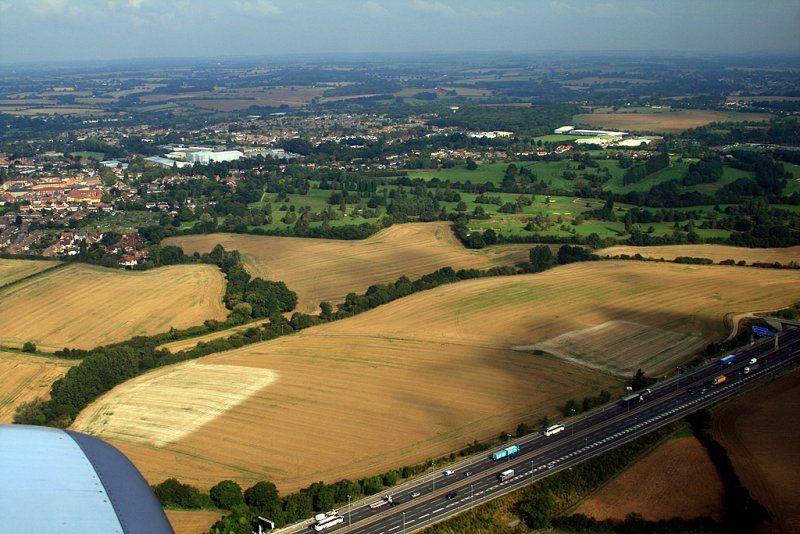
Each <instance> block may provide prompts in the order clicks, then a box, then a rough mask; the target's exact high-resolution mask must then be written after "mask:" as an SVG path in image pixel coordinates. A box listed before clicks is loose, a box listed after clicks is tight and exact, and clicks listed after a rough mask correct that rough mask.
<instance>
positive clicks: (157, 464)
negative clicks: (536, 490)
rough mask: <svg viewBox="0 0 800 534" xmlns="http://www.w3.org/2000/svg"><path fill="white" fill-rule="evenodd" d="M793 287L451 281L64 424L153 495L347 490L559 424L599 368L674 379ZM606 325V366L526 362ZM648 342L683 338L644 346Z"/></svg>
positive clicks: (774, 283) (706, 281)
mask: <svg viewBox="0 0 800 534" xmlns="http://www.w3.org/2000/svg"><path fill="white" fill-rule="evenodd" d="M798 281H800V273H796V272H794V271H778V270H763V271H760V272H759V276H757V277H754V276H752V271H751V270H749V269H741V268H735V267H720V266H677V265H673V264H648V263H635V262H621V261H617V262H613V261H608V262H595V263H583V264H571V265H567V266H563V267H559V268H556V269H552V270H550V271H547V272H545V273H541V274H536V275H524V276H513V277H495V278H487V279H479V280H470V281H465V282H460V283H456V284H450V285H446V286H441V287H439V288H437V289H434V290H430V291H425V292H421V293H417V294H414V295H411V296H409V297H406V298H404V299H401V300H398V301H395V302H393V303H390V304H387V305H384V306H381V307H379V308H376V309H374V310H371V311H369V312H367V313H364V314H361V315H358V316H356V317H352V318H350V319H346V320H342V321H337V322H333V323H327V324H323V325H320V326H317V327H313V328H309V329H306V330H303V331H301V332H298V333H297V334H294V335H292V336H287V337H283V338H279V339H276V340H273V341H270V342H266V343H260V344H254V345H250V346H247V347H242V348H241V349H238V350H232V351H228V352H224V353H220V354H216V355H212V356H209V357H206V358H202V359H200V360H196V361H193V362H188V363H184V364H179V365H176V366H172V367H169V368H163V369H157V370H154V371H152V372H150V373H147V374H146V375H143V376H141V377H138V378H136V379H134V380H131V381H129V382H128V383H126V384H123V385H122V386H120V387H117V388H115V389H114V390H112V391H111V392H109V393H108V394H106V395H104V396H103V397H101V398H100V399H98V401H96V402H95V403H93V404H92V405H91V406H90V407H89V408H87V409H86V410H85V411H84V412H83V413H82V414H81V415H80V416H79V418H78V419H77V420H76V422H75V424H74V427H75V429H76V430H79V431H84V432H89V433H92V434H95V435H99V436H100V437H103V438H105V439H109V440H110V441H111V442H112V443H114V444H115V445H116V446H118V447H120V449H122V450H123V451H124V452H125V453H126V454H127V455H128V456H129V457H130V458H131V459H132V460H133V461H134V462H135V463H136V465H137V466H138V467H139V468H140V469H141V470H142V472H143V473H144V474H145V476H146V477H147V478H148V480H149V481H151V482H160V481H161V480H164V479H166V478H168V477H170V476H176V477H177V478H179V479H181V480H183V481H185V482H190V483H192V484H196V485H198V486H202V487H210V486H212V485H213V484H215V483H216V482H218V481H220V480H224V479H226V478H232V479H235V480H237V481H239V482H240V483H241V484H242V485H246V484H250V483H252V482H254V481H257V480H259V479H262V478H268V479H270V480H273V481H274V482H275V483H276V484H278V485H279V486H280V487H281V490H283V491H286V490H294V489H297V488H299V487H302V486H304V485H307V484H309V483H311V482H314V481H316V480H325V481H328V482H332V481H334V480H338V479H340V478H343V477H348V478H356V477H360V476H364V475H367V474H374V473H378V472H381V471H383V470H386V469H389V468H394V467H399V466H401V465H405V464H410V463H415V462H420V461H424V460H425V459H427V458H432V457H436V456H439V455H441V454H445V453H447V452H449V451H451V450H454V449H458V448H460V447H463V446H464V445H465V444H467V443H469V442H471V441H472V440H474V439H479V440H485V439H491V438H494V437H495V436H497V435H498V434H499V433H500V432H501V431H506V430H512V429H513V428H514V427H515V426H516V425H517V423H519V422H521V421H535V420H537V419H538V418H539V417H541V416H542V415H544V414H549V415H551V416H555V415H557V413H558V407H559V406H561V405H563V403H564V402H565V401H566V400H568V399H570V398H582V397H583V396H586V395H588V394H596V393H597V392H598V391H600V390H601V389H604V388H605V389H609V390H610V391H612V392H614V393H618V392H620V391H621V384H622V381H621V379H619V378H615V377H614V376H613V375H611V374H607V373H604V372H597V370H598V369H608V370H610V371H613V372H617V373H621V374H624V375H626V376H627V375H628V374H629V373H630V372H632V370H635V369H636V368H638V367H642V368H644V369H645V370H646V371H647V372H648V373H649V374H651V375H652V374H659V373H660V372H663V371H665V370H668V369H673V368H674V366H675V365H676V364H677V363H680V362H682V361H685V360H686V358H688V357H689V356H690V352H689V349H690V348H696V349H700V348H702V347H704V346H705V345H706V344H707V343H708V342H709V341H711V340H714V339H719V338H721V337H724V335H725V333H726V327H725V324H724V320H723V318H724V316H725V314H727V313H732V312H740V311H746V310H749V309H751V308H757V309H764V308H769V307H776V308H777V307H781V306H784V305H785V304H787V303H791V302H794V301H795V300H797V297H798V295H799V294H800V284H798ZM615 322H625V323H628V324H635V325H639V327H638V328H637V329H635V330H634V331H633V332H632V333H631V334H627V333H626V331H625V330H614V331H613V335H611V336H610V337H608V338H606V339H598V338H593V342H596V343H598V344H600V345H601V346H602V347H604V348H605V349H604V350H605V352H604V351H602V350H597V349H594V348H593V352H591V353H590V354H571V353H566V352H565V353H564V354H558V353H557V356H553V355H551V354H547V353H544V352H534V350H535V347H537V346H538V344H542V343H545V342H546V341H547V340H548V339H551V338H554V337H559V336H564V335H566V334H569V333H571V334H572V335H573V338H574V339H576V340H578V341H580V340H581V336H582V335H583V331H585V330H587V329H591V328H592V327H595V326H597V325H604V324H608V323H611V324H615ZM647 328H651V329H653V330H654V331H655V330H658V331H659V332H661V331H663V332H666V333H674V334H676V335H679V336H680V337H681V339H684V338H689V339H692V340H693V341H692V343H691V344H684V345H683V350H682V351H675V350H673V347H672V340H669V339H667V340H666V341H665V342H664V346H660V345H659V344H658V343H650V344H643V343H641V342H640V340H639V336H641V332H642V331H643V330H646V329H647ZM629 337H632V338H633V339H632V340H631V339H629ZM618 346H619V347H623V348H622V349H617V347H618ZM632 347H635V350H633V348H632ZM259 381H263V383H261V385H259ZM206 390H208V391H206ZM321 443H324V446H320V444H321Z"/></svg>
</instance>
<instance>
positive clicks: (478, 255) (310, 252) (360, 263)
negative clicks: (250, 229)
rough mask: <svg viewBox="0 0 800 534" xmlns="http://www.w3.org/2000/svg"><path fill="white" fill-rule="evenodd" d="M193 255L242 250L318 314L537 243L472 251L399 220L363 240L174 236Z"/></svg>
mask: <svg viewBox="0 0 800 534" xmlns="http://www.w3.org/2000/svg"><path fill="white" fill-rule="evenodd" d="M164 243H165V244H169V245H178V246H180V247H182V248H183V249H184V251H185V252H186V253H187V254H191V253H193V252H201V253H202V252H209V251H210V250H211V249H212V248H214V246H215V245H217V244H221V245H222V246H224V247H225V249H226V250H238V251H239V252H241V253H242V256H243V260H244V262H245V264H246V268H247V270H248V272H250V273H251V274H252V275H253V276H260V277H262V278H265V279H268V280H277V281H282V282H285V283H286V285H287V286H288V287H289V289H291V290H292V291H295V292H296V293H297V297H298V305H297V309H298V310H299V311H302V312H305V313H311V312H315V311H316V310H317V309H318V306H319V303H320V302H322V301H324V300H327V301H330V302H331V303H337V302H342V301H344V297H345V295H347V293H349V292H351V291H354V292H356V293H362V292H364V291H366V289H367V288H368V287H369V286H371V285H373V284H378V283H387V282H394V281H395V280H397V279H398V278H399V277H401V276H408V277H409V278H411V279H412V280H413V279H414V278H417V277H419V276H422V275H423V274H427V273H430V272H433V271H435V270H437V269H439V268H441V267H447V266H449V267H452V268H454V269H463V268H488V267H493V266H496V265H513V264H514V263H517V262H520V261H525V260H527V259H528V253H529V251H530V249H531V245H509V246H498V247H490V248H487V249H483V250H468V249H465V248H464V246H463V245H462V244H461V243H460V242H459V241H458V240H457V239H456V238H455V236H454V235H453V231H452V229H451V228H450V225H449V224H448V223H412V224H398V225H394V226H392V227H390V228H387V229H385V230H382V231H381V232H378V233H377V234H375V235H373V236H371V237H369V238H367V239H364V240H362V241H341V240H333V239H304V238H294V237H272V236H250V235H240V234H210V235H194V236H182V237H173V238H169V239H166V240H164Z"/></svg>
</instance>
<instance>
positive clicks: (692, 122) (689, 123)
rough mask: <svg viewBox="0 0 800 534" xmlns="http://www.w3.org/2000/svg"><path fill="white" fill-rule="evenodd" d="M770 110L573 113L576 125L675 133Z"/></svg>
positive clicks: (761, 117)
mask: <svg viewBox="0 0 800 534" xmlns="http://www.w3.org/2000/svg"><path fill="white" fill-rule="evenodd" d="M770 118H772V115H770V114H769V113H737V112H735V111H710V110H702V109H681V110H677V111H665V112H663V113H584V114H582V115H575V116H574V117H573V118H572V120H573V122H574V123H576V124H588V125H589V126H592V127H594V128H607V129H611V130H626V131H636V132H658V133H676V132H682V131H684V130H688V129H689V128H696V127H698V126H703V125H706V124H709V123H712V122H741V121H766V120H769V119H770Z"/></svg>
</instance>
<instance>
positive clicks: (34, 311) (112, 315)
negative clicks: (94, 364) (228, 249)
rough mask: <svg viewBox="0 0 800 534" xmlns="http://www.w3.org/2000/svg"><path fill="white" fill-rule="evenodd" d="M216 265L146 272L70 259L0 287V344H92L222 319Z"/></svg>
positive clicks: (51, 347)
mask: <svg viewBox="0 0 800 534" xmlns="http://www.w3.org/2000/svg"><path fill="white" fill-rule="evenodd" d="M223 284H224V278H223V276H222V274H221V273H220V272H219V270H218V269H217V268H216V267H212V266H209V265H188V266H183V265H182V266H172V267H163V268H160V269H157V270H154V271H148V272H131V271H122V270H111V269H104V268H101V267H95V266H90V265H85V264H72V265H68V266H66V267H63V268H59V269H53V270H51V271H48V272H45V273H42V274H41V275H38V276H35V277H33V278H31V279H28V280H23V281H21V282H20V283H18V284H14V285H12V286H10V287H6V288H4V289H0V309H2V310H3V313H2V314H0V344H3V345H8V346H21V345H22V344H23V343H24V342H26V341H33V342H34V343H36V345H37V346H38V347H39V348H40V349H43V350H57V349H61V348H64V347H70V348H84V349H87V348H91V347H96V346H98V345H102V344H106V343H111V342H114V341H122V340H124V339H128V338H129V337H131V336H134V335H147V334H155V333H157V332H163V331H166V330H169V329H170V327H173V326H174V327H175V328H184V327H188V326H192V325H196V324H200V323H202V322H203V321H204V320H206V319H219V320H221V319H224V318H225V317H226V311H227V310H226V309H225V308H224V306H223V305H222V292H223V287H224V285H223Z"/></svg>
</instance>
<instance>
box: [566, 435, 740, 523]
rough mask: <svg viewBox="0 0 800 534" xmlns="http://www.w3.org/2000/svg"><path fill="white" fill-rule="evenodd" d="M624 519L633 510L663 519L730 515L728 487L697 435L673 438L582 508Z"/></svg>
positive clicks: (588, 512)
mask: <svg viewBox="0 0 800 534" xmlns="http://www.w3.org/2000/svg"><path fill="white" fill-rule="evenodd" d="M576 512H580V513H582V514H586V515H588V516H590V517H594V518H595V519H599V520H603V519H614V520H618V521H622V520H623V519H625V516H626V515H627V514H629V513H631V512H638V513H641V514H642V515H643V516H644V517H645V518H646V519H649V520H651V521H659V520H662V519H670V518H673V517H684V518H693V517H700V516H709V517H711V518H713V519H715V520H716V521H721V520H722V519H723V517H724V514H725V488H724V487H723V485H722V482H721V481H720V479H719V475H718V474H717V470H716V468H715V467H714V464H713V463H712V462H711V459H710V458H709V456H708V452H707V451H706V449H705V447H703V445H701V444H700V442H699V441H697V439H696V438H694V437H686V438H677V439H671V440H669V441H667V442H666V443H664V444H663V445H661V446H660V447H659V448H658V449H656V450H655V451H654V452H653V453H652V454H650V455H648V456H647V457H646V458H644V459H642V460H641V461H639V462H637V463H636V464H635V465H633V466H632V467H631V468H630V469H627V470H626V471H625V472H623V473H622V474H620V475H619V476H618V477H616V478H615V479H614V480H612V481H611V482H609V483H608V484H606V485H605V486H603V487H602V488H601V489H600V490H599V491H598V492H597V493H595V494H594V495H593V496H591V497H590V498H589V499H587V500H586V501H585V502H584V503H583V504H581V505H580V507H579V508H578V509H577V510H576Z"/></svg>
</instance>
